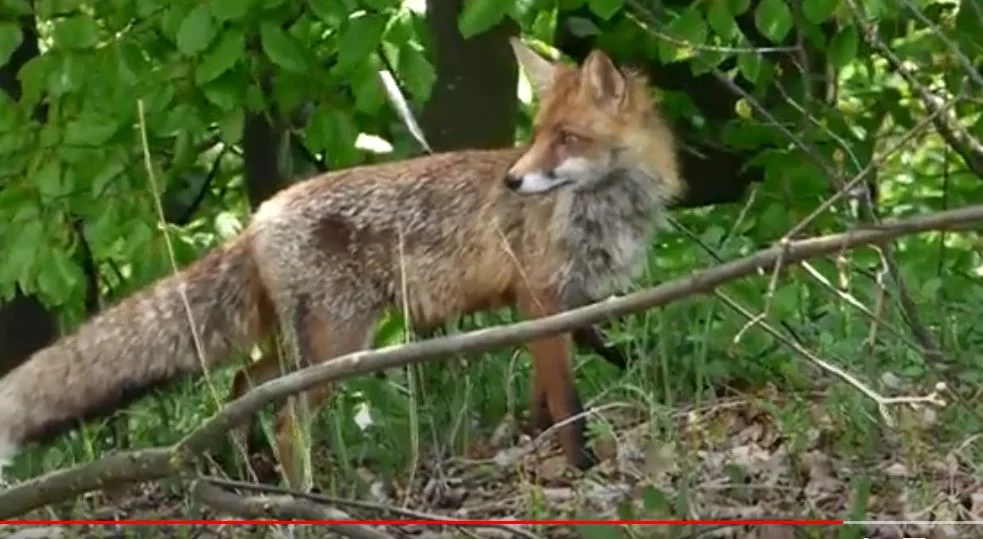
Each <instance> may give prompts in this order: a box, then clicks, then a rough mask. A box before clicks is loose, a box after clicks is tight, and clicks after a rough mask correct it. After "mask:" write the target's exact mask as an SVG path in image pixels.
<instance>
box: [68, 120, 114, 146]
mask: <svg viewBox="0 0 983 539" xmlns="http://www.w3.org/2000/svg"><path fill="white" fill-rule="evenodd" d="M118 128H119V125H118V124H117V122H116V121H115V119H114V118H113V117H111V116H105V115H96V114H86V115H83V116H81V117H80V118H79V119H78V120H73V121H71V122H69V123H68V125H66V126H65V139H64V143H65V145H66V146H102V145H103V144H105V143H106V142H107V141H108V140H109V139H110V138H111V137H112V136H113V135H114V134H116V130H117V129H118Z"/></svg>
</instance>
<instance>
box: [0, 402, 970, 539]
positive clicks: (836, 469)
mask: <svg viewBox="0 0 983 539" xmlns="http://www.w3.org/2000/svg"><path fill="white" fill-rule="evenodd" d="M762 391H763V393H762V392H759V393H758V394H757V395H756V396H755V398H754V399H733V400H728V401H721V402H717V403H715V404H713V405H708V406H703V407H701V408H693V409H683V410H679V411H677V412H676V413H675V414H674V418H673V420H674V421H675V425H673V426H672V428H673V429H674V430H675V432H676V433H677V435H675V436H673V439H672V440H671V441H668V440H663V439H662V438H661V437H660V436H659V434H658V432H659V431H660V429H662V428H665V425H661V426H655V425H653V424H652V423H651V421H650V418H647V417H644V416H643V415H642V416H640V415H638V414H634V413H632V412H630V411H626V410H625V409H623V408H622V409H619V408H617V407H608V408H607V409H603V408H604V407H602V410H601V411H600V412H599V413H601V414H603V415H604V417H605V419H606V420H607V421H606V424H607V425H608V426H609V428H607V429H605V430H606V432H598V433H596V434H595V435H594V436H593V437H592V442H591V444H592V446H593V447H594V448H595V450H596V452H597V453H598V455H599V456H600V457H601V459H602V462H601V464H600V465H598V466H597V467H596V468H594V469H592V470H591V471H590V472H588V473H580V472H575V471H573V470H571V469H570V468H568V467H567V466H566V464H565V460H564V458H563V456H562V455H561V454H560V451H559V449H558V447H557V446H556V444H554V443H552V442H551V443H546V444H542V446H541V447H539V448H538V449H535V448H533V445H532V443H531V442H530V441H529V439H528V437H525V436H523V435H521V434H519V432H518V429H516V428H515V426H514V425H515V422H514V421H504V422H503V423H502V424H501V425H500V426H499V428H498V429H496V430H495V432H494V434H493V435H492V436H490V437H487V438H486V439H483V440H478V441H476V442H473V443H472V444H471V446H470V448H469V449H468V450H467V451H466V452H465V453H466V456H467V458H463V457H451V458H438V457H436V456H434V455H428V454H426V453H423V454H421V455H420V457H419V459H418V466H417V467H416V468H415V473H414V474H412V477H410V476H409V475H408V474H403V475H396V476H394V477H390V478H389V479H382V478H381V477H382V475H377V474H375V472H374V471H373V470H371V469H370V467H362V468H359V469H358V473H359V475H360V476H361V477H362V479H363V480H364V482H365V484H367V485H369V488H368V489H366V492H365V495H364V499H363V500H362V504H361V506H360V507H356V506H354V505H348V506H346V503H337V504H334V507H335V508H337V509H339V510H341V511H344V512H345V513H347V514H349V515H351V516H352V517H353V518H365V519H386V518H395V519H407V518H413V517H412V516H407V515H408V514H412V512H413V511H415V512H419V513H424V514H427V515H433V516H440V517H445V518H453V519H467V520H485V519H516V520H523V519H601V520H610V519H618V518H621V519H685V518H691V519H695V518H699V519H721V520H723V519H769V518H780V519H804V520H862V521H874V520H876V521H882V522H888V521H900V520H904V521H934V523H933V525H919V524H909V525H906V526H900V525H897V524H891V523H882V524H867V525H848V526H839V525H815V526H808V527H807V526H795V527H793V526H778V525H772V526H724V525H701V526H692V525H686V526H680V525H677V526H658V525H632V526H545V525H535V526H530V525H518V526H516V527H517V528H520V529H523V530H525V531H527V532H529V533H531V534H533V535H535V536H538V537H584V538H588V539H594V538H608V537H610V538H615V537H623V538H626V539H628V538H634V537H708V538H710V537H713V538H722V537H735V538H737V537H747V538H762V539H763V538H769V539H784V538H793V537H871V538H873V537H879V538H900V537H933V538H934V537H974V536H976V537H983V529H981V528H980V527H974V526H971V525H967V524H940V522H941V521H972V520H977V521H978V520H983V478H981V477H980V476H979V475H978V474H976V473H975V472H974V471H973V466H974V464H973V462H972V457H970V455H969V452H968V450H967V451H962V450H960V448H961V447H963V448H965V447H968V446H970V445H972V439H970V438H969V437H968V438H967V440H966V443H965V444H963V445H962V446H956V448H955V449H954V450H948V451H946V452H944V453H941V452H939V450H938V448H937V447H936V446H935V445H934V444H933V440H932V438H931V436H930V435H928V436H926V435H924V433H925V432H930V431H931V428H930V427H931V425H932V423H933V422H934V421H937V416H936V412H935V411H934V410H933V409H932V408H926V407H921V408H915V407H910V406H904V407H893V408H892V410H891V411H892V414H893V415H894V417H895V418H896V419H897V421H898V423H897V426H896V428H894V429H880V430H879V431H878V432H876V433H870V436H872V437H874V438H876V439H875V440H872V443H873V445H874V447H876V451H875V452H874V453H872V454H869V455H867V456H865V457H863V458H860V457H858V456H857V454H856V453H851V452H848V451H847V452H845V451H843V450H842V449H841V447H842V445H843V444H842V443H840V442H842V441H843V440H842V439H841V437H842V434H843V433H842V431H841V430H840V429H838V428H837V424H838V421H837V418H836V417H835V416H833V415H831V413H830V411H829V407H828V406H824V405H822V404H821V400H822V395H821V394H820V393H816V394H815V395H814V400H815V405H814V406H811V407H810V408H809V409H810V410H811V414H810V416H809V417H803V418H800V420H801V421H802V422H803V423H802V424H803V425H807V426H806V427H804V428H803V429H802V430H801V431H800V434H799V435H796V436H788V435H784V434H782V432H783V429H782V428H780V427H779V426H778V425H777V422H776V419H775V417H776V416H775V414H774V413H773V411H772V410H773V408H771V407H770V406H768V404H767V403H775V402H778V401H780V400H782V399H783V398H784V397H782V395H781V394H780V393H779V392H778V391H777V390H774V389H773V388H766V389H764V390H762ZM763 403H764V404H763ZM906 424H918V425H919V430H920V431H921V432H922V433H923V434H922V435H920V436H914V437H913V436H909V435H908V434H907V433H908V431H907V430H906V429H905V425H906ZM926 426H928V428H927V429H926ZM321 445H322V446H324V445H327V444H321ZM317 451H319V452H328V451H329V449H328V448H327V447H319V448H318V449H317ZM330 460H331V457H330V456H329V455H323V458H316V459H315V462H330ZM329 475H330V474H329ZM243 494H245V493H243ZM71 505H73V508H72V509H71V510H70V512H71V513H72V514H73V515H74V516H75V517H77V518H90V519H114V520H115V519H119V520H131V519H187V518H189V514H196V515H198V516H200V517H202V518H208V517H219V518H223V519H229V518H233V517H230V516H229V515H224V514H217V513H215V512H214V511H212V510H209V509H204V508H200V507H198V508H196V509H194V510H191V509H190V506H191V505H194V504H193V503H192V502H190V501H189V496H188V495H187V490H186V484H185V487H184V488H180V487H179V488H172V487H169V486H162V484H160V483H148V484H145V485H141V486H135V487H133V488H131V489H126V490H125V491H120V492H115V493H112V494H110V495H108V496H107V495H104V494H94V495H89V496H86V497H84V498H82V499H79V500H76V501H74V502H72V504H71ZM384 507H398V508H400V509H402V510H404V511H409V512H410V513H404V514H402V515H400V514H393V513H389V514H386V513H387V511H384V510H383V508H384ZM59 514H60V515H62V516H64V512H60V513H59ZM52 515H53V513H51V512H49V511H48V510H41V511H36V512H35V514H34V515H32V516H30V517H28V518H51V516H52ZM196 518H197V517H196ZM275 528H276V527H271V526H253V525H233V524H222V525H183V526H153V527H151V528H148V527H142V526H141V527H136V526H106V525H102V526H71V527H63V528H61V529H60V530H59V529H54V528H47V529H38V528H35V529H33V530H31V529H28V528H27V527H24V528H23V529H21V530H20V533H21V534H24V535H18V533H16V531H15V530H11V529H8V530H7V531H14V533H13V535H10V537H17V538H18V539H26V538H29V537H32V538H35V539H38V538H47V537H103V538H108V537H143V536H145V535H147V534H152V535H154V536H161V537H189V538H212V537H278V536H280V534H281V533H283V530H282V529H275ZM378 529H379V530H380V531H383V532H385V533H388V534H390V536H392V537H418V538H444V537H447V538H451V537H496V538H497V537H515V536H516V535H514V534H513V533H512V532H510V531H509V530H507V529H505V528H503V527H497V528H496V527H487V528H484V527H482V528H478V527H454V526H444V527H434V526H423V525H401V526H380V527H378ZM295 532H298V533H301V532H303V533H301V535H297V536H310V537H326V536H333V534H331V533H330V532H328V531H326V530H324V528H311V527H298V528H296V529H295ZM2 535H5V532H4V530H3V529H0V536H2ZM284 536H289V535H284Z"/></svg>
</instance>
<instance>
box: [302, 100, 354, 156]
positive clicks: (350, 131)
mask: <svg viewBox="0 0 983 539" xmlns="http://www.w3.org/2000/svg"><path fill="white" fill-rule="evenodd" d="M357 137H358V129H357V128H356V126H355V122H354V120H353V119H352V117H351V116H350V115H348V114H346V113H345V112H343V111H341V110H339V109H335V108H331V109H328V108H326V107H323V106H322V107H318V108H317V110H315V111H314V114H312V115H311V119H310V122H308V124H307V129H306V132H305V136H304V142H306V143H307V145H308V147H310V148H311V149H312V150H313V151H316V152H317V151H325V152H326V153H327V154H328V157H329V159H328V161H329V162H330V164H331V165H332V166H333V168H338V167H345V166H349V165H353V164H355V163H356V162H358V157H359V151H358V149H357V148H355V139H356V138H357Z"/></svg>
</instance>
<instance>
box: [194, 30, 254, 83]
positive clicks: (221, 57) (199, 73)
mask: <svg viewBox="0 0 983 539" xmlns="http://www.w3.org/2000/svg"><path fill="white" fill-rule="evenodd" d="M245 50H246V39H245V35H244V34H243V33H242V30H239V29H236V28H230V29H229V30H226V31H225V32H222V37H221V38H220V39H219V42H218V44H217V45H216V46H215V48H214V49H212V50H211V51H209V52H208V53H207V54H206V55H205V57H204V58H203V59H202V61H201V63H200V64H198V68H197V69H195V83H196V84H198V85H202V84H205V83H206V82H211V81H213V80H215V79H217V78H218V77H219V76H221V75H222V74H223V73H225V72H226V71H228V70H229V69H231V68H232V66H234V65H235V64H236V62H238V61H239V59H240V58H242V57H243V56H244V53H245Z"/></svg>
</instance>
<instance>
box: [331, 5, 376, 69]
mask: <svg viewBox="0 0 983 539" xmlns="http://www.w3.org/2000/svg"><path fill="white" fill-rule="evenodd" d="M385 30H386V16H385V15H363V16H361V17H357V18H355V19H352V20H350V21H349V22H348V25H347V26H346V27H345V30H344V31H343V32H342V34H341V38H340V42H341V44H340V45H339V46H338V69H348V68H350V67H352V66H354V65H355V64H358V63H360V62H364V61H365V59H366V57H368V56H369V55H370V54H372V52H373V51H375V50H376V48H378V47H379V43H380V42H381V41H382V33H383V32H384V31H385Z"/></svg>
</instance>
